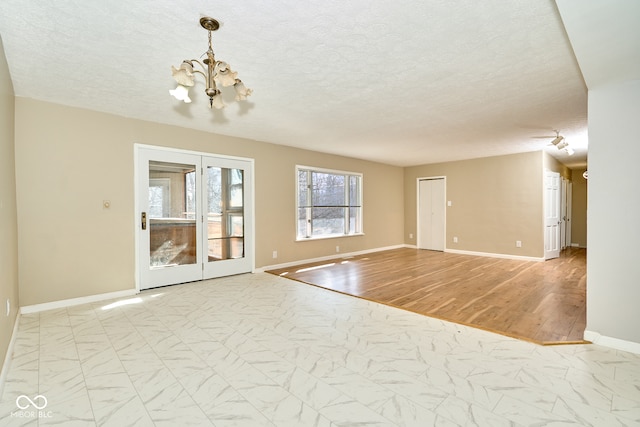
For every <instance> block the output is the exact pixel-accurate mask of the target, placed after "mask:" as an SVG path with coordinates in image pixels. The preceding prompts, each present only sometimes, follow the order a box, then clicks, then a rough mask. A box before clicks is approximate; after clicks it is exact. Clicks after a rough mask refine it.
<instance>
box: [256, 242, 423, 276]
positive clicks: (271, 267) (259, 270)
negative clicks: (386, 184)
mask: <svg viewBox="0 0 640 427" xmlns="http://www.w3.org/2000/svg"><path fill="white" fill-rule="evenodd" d="M407 247H411V246H408V245H394V246H385V247H383V248H375V249H367V250H364V251H357V252H345V253H336V254H333V255H327V256H323V257H318V258H310V259H301V260H298V261H291V262H285V263H283V264H273V265H266V266H264V267H259V268H256V269H255V272H256V273H264V272H265V271H267V270H277V269H279V268H287V267H292V266H294V265H300V264H310V263H312V262H321V261H327V260H330V259H337V258H350V257H354V256H357V255H364V254H370V253H373V252H381V251H389V250H392V249H399V248H407Z"/></svg>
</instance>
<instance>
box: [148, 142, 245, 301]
mask: <svg viewBox="0 0 640 427" xmlns="http://www.w3.org/2000/svg"><path fill="white" fill-rule="evenodd" d="M137 153H138V161H137V169H136V175H137V180H138V181H137V184H136V199H137V205H138V212H137V215H138V235H137V245H138V252H137V253H138V270H139V273H140V275H139V288H140V289H149V288H154V287H158V286H165V285H172V284H176V283H185V282H193V281H197V280H203V279H209V278H213V277H222V276H228V275H232V274H240V273H249V272H251V271H252V270H253V243H252V236H253V232H252V227H253V219H252V214H253V208H252V206H253V205H252V202H253V196H252V188H251V186H252V178H251V176H252V171H253V162H252V161H250V160H242V159H229V158H220V157H214V156H205V155H200V154H197V153H190V152H183V151H179V150H167V149H154V148H151V147H139V148H138V151H137Z"/></svg>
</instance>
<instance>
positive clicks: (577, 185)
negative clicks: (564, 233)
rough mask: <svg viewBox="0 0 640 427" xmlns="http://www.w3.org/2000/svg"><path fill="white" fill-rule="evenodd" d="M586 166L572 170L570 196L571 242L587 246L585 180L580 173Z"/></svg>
mask: <svg viewBox="0 0 640 427" xmlns="http://www.w3.org/2000/svg"><path fill="white" fill-rule="evenodd" d="M586 170H587V169H586V168H582V169H574V170H573V181H572V182H573V192H572V197H571V243H573V244H577V245H578V246H580V247H581V248H586V247H587V180H586V179H584V178H583V176H582V174H583V173H584V171H586Z"/></svg>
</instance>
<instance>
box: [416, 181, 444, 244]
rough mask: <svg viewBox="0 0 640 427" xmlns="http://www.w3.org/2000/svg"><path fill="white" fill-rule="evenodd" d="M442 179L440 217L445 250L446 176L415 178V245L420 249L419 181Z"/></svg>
mask: <svg viewBox="0 0 640 427" xmlns="http://www.w3.org/2000/svg"><path fill="white" fill-rule="evenodd" d="M427 180H430V181H433V180H443V185H444V189H443V197H442V199H443V200H442V206H443V217H442V251H443V252H445V251H446V250H447V177H446V176H423V177H418V178H416V247H417V248H418V249H420V181H427Z"/></svg>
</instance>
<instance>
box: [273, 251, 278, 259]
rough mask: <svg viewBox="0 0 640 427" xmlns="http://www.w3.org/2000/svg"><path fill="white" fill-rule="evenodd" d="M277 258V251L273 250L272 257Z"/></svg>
mask: <svg viewBox="0 0 640 427" xmlns="http://www.w3.org/2000/svg"><path fill="white" fill-rule="evenodd" d="M276 258H278V251H273V259H276Z"/></svg>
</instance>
